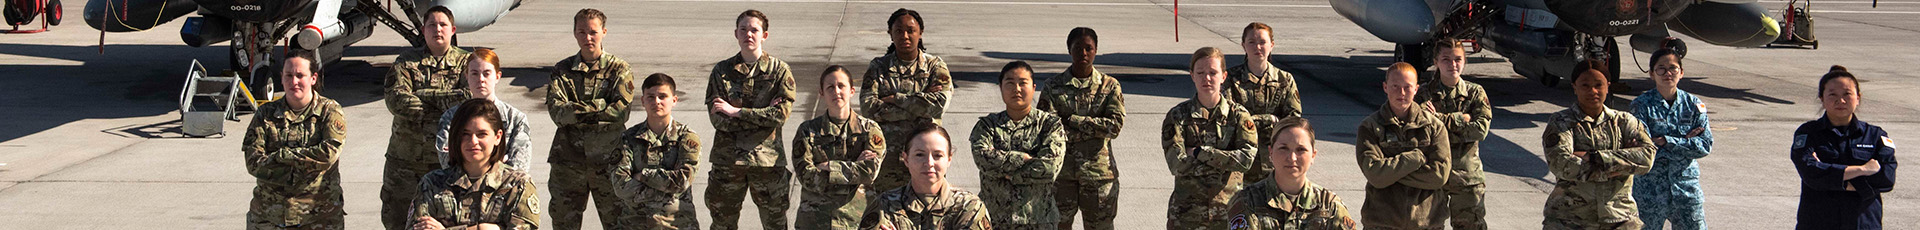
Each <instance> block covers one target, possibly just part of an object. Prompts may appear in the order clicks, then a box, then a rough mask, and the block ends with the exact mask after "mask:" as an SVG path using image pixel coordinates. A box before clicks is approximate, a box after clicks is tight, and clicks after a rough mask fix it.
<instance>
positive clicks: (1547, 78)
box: [1540, 74, 1560, 88]
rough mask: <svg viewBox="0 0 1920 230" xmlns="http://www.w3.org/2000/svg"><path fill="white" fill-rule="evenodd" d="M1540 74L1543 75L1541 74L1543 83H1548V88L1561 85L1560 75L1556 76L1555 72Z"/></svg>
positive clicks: (1541, 82)
mask: <svg viewBox="0 0 1920 230" xmlns="http://www.w3.org/2000/svg"><path fill="white" fill-rule="evenodd" d="M1540 75H1541V76H1540V84H1541V85H1546V86H1547V88H1558V87H1560V76H1554V75H1553V74H1540Z"/></svg>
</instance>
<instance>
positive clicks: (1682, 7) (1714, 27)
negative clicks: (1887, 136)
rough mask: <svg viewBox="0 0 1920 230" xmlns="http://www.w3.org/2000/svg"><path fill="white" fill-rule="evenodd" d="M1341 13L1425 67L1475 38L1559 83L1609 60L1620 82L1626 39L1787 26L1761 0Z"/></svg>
mask: <svg viewBox="0 0 1920 230" xmlns="http://www.w3.org/2000/svg"><path fill="white" fill-rule="evenodd" d="M1329 2H1330V3H1331V4H1332V6H1333V9H1334V11H1336V12H1338V13H1339V14H1340V15H1341V16H1343V17H1346V18H1347V20H1349V21H1353V22H1354V24H1358V25H1359V26H1360V27H1361V28H1364V29H1366V30H1367V32H1368V33H1372V34H1373V35H1374V36H1375V37H1378V38H1380V40H1385V41H1387V42H1393V43H1397V45H1396V47H1395V48H1394V57H1395V59H1397V60H1400V61H1405V62H1408V63H1413V64H1415V65H1416V66H1418V67H1421V68H1425V67H1427V66H1428V65H1430V63H1429V62H1431V60H1432V58H1431V57H1432V56H1431V54H1429V53H1432V52H1430V49H1429V48H1428V47H1430V46H1429V44H1430V43H1432V42H1434V41H1438V40H1440V39H1447V38H1454V39H1461V40H1463V41H1467V42H1471V43H1472V44H1469V45H1471V46H1469V48H1468V50H1469V52H1478V51H1479V50H1480V49H1485V50H1491V51H1493V52H1494V53H1498V54H1500V55H1501V56H1504V57H1507V59H1508V60H1509V61H1510V62H1512V63H1513V71H1514V72H1515V73H1518V74H1520V75H1521V76H1526V77H1528V78H1533V79H1536V80H1539V81H1540V83H1541V84H1545V85H1547V86H1550V87H1557V86H1558V85H1559V83H1560V82H1561V81H1563V80H1565V79H1571V78H1570V77H1572V76H1574V72H1573V71H1574V65H1575V64H1576V63H1579V62H1581V61H1584V60H1588V59H1590V58H1595V59H1604V60H1607V63H1609V64H1610V65H1612V66H1611V68H1610V70H1609V71H1610V75H1609V76H1612V77H1613V78H1615V79H1613V80H1615V81H1613V82H1619V81H1618V80H1619V79H1618V78H1619V76H1620V55H1621V53H1620V48H1619V45H1617V43H1616V42H1615V38H1616V37H1619V36H1631V38H1630V39H1631V40H1630V41H1629V43H1631V46H1632V47H1633V48H1634V49H1635V50H1640V51H1644V52H1652V51H1653V50H1655V49H1658V47H1660V45H1662V44H1659V43H1660V42H1661V41H1664V40H1665V38H1667V37H1669V36H1670V35H1669V33H1668V31H1669V30H1671V31H1674V32H1680V34H1684V35H1687V36H1690V37H1693V38H1694V39H1697V40H1700V41H1704V42H1706V43H1708V44H1713V45H1720V46H1733V47H1758V46H1763V45H1766V44H1767V43H1771V42H1773V41H1774V39H1775V38H1776V37H1777V36H1778V35H1779V34H1780V25H1779V24H1777V22H1776V21H1775V20H1774V19H1773V18H1771V17H1768V15H1767V9H1766V7H1762V6H1760V5H1759V3H1758V0H1329Z"/></svg>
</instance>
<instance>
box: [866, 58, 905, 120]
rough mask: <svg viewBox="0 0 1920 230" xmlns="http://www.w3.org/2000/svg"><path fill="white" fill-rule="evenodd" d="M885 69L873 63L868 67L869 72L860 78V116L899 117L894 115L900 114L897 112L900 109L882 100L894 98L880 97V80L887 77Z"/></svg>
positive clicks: (877, 63)
mask: <svg viewBox="0 0 1920 230" xmlns="http://www.w3.org/2000/svg"><path fill="white" fill-rule="evenodd" d="M883 68H885V67H881V65H880V63H879V62H871V63H869V64H868V65H867V72H866V73H864V74H863V75H864V76H861V77H860V115H865V116H867V117H872V118H881V116H882V115H888V116H898V115H894V114H897V113H898V112H899V111H896V110H898V109H899V107H895V106H893V105H890V104H887V103H886V101H882V100H880V98H884V97H887V96H892V95H880V91H881V89H880V78H883V77H886V76H885V75H883V74H882V73H884V72H885V70H884V69H883Z"/></svg>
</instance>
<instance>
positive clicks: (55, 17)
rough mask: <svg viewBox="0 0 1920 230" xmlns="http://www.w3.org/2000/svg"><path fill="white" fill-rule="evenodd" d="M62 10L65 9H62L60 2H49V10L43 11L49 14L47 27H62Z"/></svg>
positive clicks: (57, 0) (54, 0) (49, 0)
mask: <svg viewBox="0 0 1920 230" xmlns="http://www.w3.org/2000/svg"><path fill="white" fill-rule="evenodd" d="M62 9H63V8H60V0H47V10H46V11H42V12H46V14H47V25H54V26H58V25H60V16H61V11H64V10H62Z"/></svg>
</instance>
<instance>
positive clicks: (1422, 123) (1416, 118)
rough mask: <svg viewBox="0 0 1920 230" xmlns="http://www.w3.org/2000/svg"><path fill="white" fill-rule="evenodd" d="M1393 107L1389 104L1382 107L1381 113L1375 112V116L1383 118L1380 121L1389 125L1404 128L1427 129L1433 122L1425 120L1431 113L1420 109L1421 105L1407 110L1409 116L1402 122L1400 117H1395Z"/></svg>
mask: <svg viewBox="0 0 1920 230" xmlns="http://www.w3.org/2000/svg"><path fill="white" fill-rule="evenodd" d="M1391 106H1393V105H1389V104H1382V105H1380V111H1379V112H1375V113H1376V114H1375V116H1380V118H1381V119H1380V120H1381V121H1383V122H1385V123H1387V124H1390V125H1393V126H1400V127H1403V128H1419V127H1426V126H1427V125H1428V124H1430V123H1432V121H1431V120H1428V119H1425V118H1426V116H1427V113H1429V111H1427V110H1426V109H1421V108H1420V107H1418V106H1419V105H1417V104H1416V105H1413V106H1415V107H1408V108H1407V113H1409V114H1407V119H1406V120H1401V119H1400V116H1394V115H1393V108H1392V107H1391Z"/></svg>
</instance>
